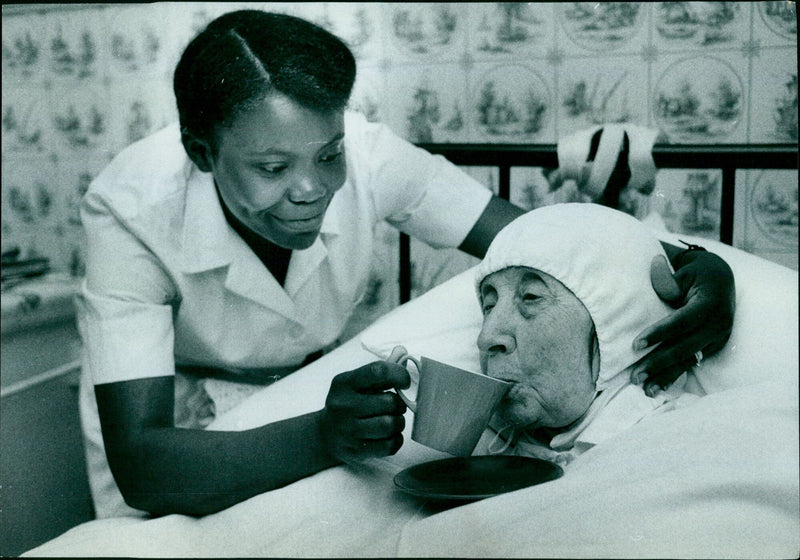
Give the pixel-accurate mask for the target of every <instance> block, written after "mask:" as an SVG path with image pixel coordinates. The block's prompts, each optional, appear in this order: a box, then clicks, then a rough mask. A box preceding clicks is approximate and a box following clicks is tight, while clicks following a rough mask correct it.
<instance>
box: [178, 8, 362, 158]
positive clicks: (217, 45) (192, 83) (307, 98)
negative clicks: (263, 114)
mask: <svg viewBox="0 0 800 560" xmlns="http://www.w3.org/2000/svg"><path fill="white" fill-rule="evenodd" d="M355 75H356V64H355V60H354V58H353V54H352V53H351V52H350V49H349V48H347V45H345V44H344V43H343V42H342V41H341V40H340V39H339V38H337V37H336V36H335V35H333V34H331V33H329V32H327V31H326V30H324V29H322V28H321V27H319V26H317V25H314V24H313V23H311V22H308V21H306V20H303V19H300V18H296V17H293V16H289V15H284V14H274V13H269V12H262V11H258V10H239V11H235V12H230V13H227V14H225V15H222V16H220V17H219V18H217V19H215V20H213V21H212V22H211V23H209V24H208V26H207V27H206V28H205V29H204V30H203V31H202V32H200V34H198V35H197V36H196V37H195V38H194V39H192V41H191V42H190V43H189V45H188V46H187V47H186V49H185V50H184V52H183V55H182V56H181V59H180V61H179V62H178V65H177V67H176V68H175V76H174V80H173V87H174V90H175V99H176V101H177V104H178V116H179V118H180V124H181V129H182V130H185V131H188V132H190V133H191V134H193V135H194V136H196V137H198V138H200V139H202V140H205V141H207V142H209V143H210V144H211V145H212V146H213V144H214V142H213V134H214V130H215V128H216V127H217V126H226V125H228V124H230V122H231V121H232V120H233V119H234V118H235V117H236V116H237V115H238V114H240V113H241V111H243V110H246V109H247V108H248V107H249V106H252V104H253V103H255V102H257V101H259V100H261V99H263V98H264V97H265V96H266V95H269V94H271V93H274V92H280V93H282V94H284V95H286V96H288V97H290V98H292V99H293V100H294V101H296V102H297V103H299V104H301V105H303V106H304V107H307V108H309V109H312V110H315V111H320V112H329V111H333V110H341V109H344V107H345V106H346V105H347V101H348V99H349V97H350V92H351V90H352V88H353V82H354V81H355Z"/></svg>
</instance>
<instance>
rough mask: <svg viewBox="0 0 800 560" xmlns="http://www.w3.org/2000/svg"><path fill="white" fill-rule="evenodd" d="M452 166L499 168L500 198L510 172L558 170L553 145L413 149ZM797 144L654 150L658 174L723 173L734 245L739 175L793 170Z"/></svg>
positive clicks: (404, 278)
mask: <svg viewBox="0 0 800 560" xmlns="http://www.w3.org/2000/svg"><path fill="white" fill-rule="evenodd" d="M417 146H419V147H420V148H424V149H425V150H427V151H429V152H431V153H433V154H440V155H443V156H444V157H446V158H447V159H448V160H450V161H451V162H453V163H454V164H456V165H470V166H488V167H497V168H498V171H499V180H498V195H499V196H500V197H501V198H504V199H506V200H508V199H509V198H510V195H511V168H512V167H545V168H556V167H558V155H557V153H556V145H555V144H526V145H519V144H417ZM797 160H798V150H797V144H725V145H719V144H692V145H678V144H656V145H655V146H653V161H654V162H655V164H656V167H658V168H664V169H666V168H672V169H721V170H722V200H721V208H720V212H721V214H720V241H722V242H723V243H727V244H728V245H730V244H732V243H733V211H734V210H733V202H734V200H733V197H734V184H735V178H736V170H737V169H797ZM399 282H400V303H405V302H407V301H409V300H410V299H411V240H410V238H409V237H408V235H406V234H404V233H401V234H400V278H399Z"/></svg>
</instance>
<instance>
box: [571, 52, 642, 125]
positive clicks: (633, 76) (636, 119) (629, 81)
mask: <svg viewBox="0 0 800 560" xmlns="http://www.w3.org/2000/svg"><path fill="white" fill-rule="evenodd" d="M647 82H648V67H647V64H645V63H644V62H642V60H641V58H640V57H636V56H614V57H603V58H593V59H586V58H572V59H569V60H567V61H566V62H565V63H564V65H563V66H562V67H561V68H560V70H559V72H558V135H559V137H561V136H565V135H568V134H571V133H573V132H575V131H577V130H581V129H584V128H588V127H590V126H594V125H597V124H603V123H615V122H633V123H637V124H641V125H644V126H646V125H647V120H648V111H647V97H646V96H645V95H642V92H643V91H646V90H647V87H646V85H647Z"/></svg>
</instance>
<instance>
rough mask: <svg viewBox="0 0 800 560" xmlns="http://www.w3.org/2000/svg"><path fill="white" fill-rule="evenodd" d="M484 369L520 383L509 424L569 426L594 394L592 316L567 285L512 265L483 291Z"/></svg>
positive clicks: (512, 394)
mask: <svg viewBox="0 0 800 560" xmlns="http://www.w3.org/2000/svg"><path fill="white" fill-rule="evenodd" d="M480 295H481V306H482V309H483V327H482V329H481V333H480V335H479V336H478V348H479V349H480V355H481V367H482V368H483V371H484V372H485V373H486V374H487V375H489V376H491V377H496V378H498V379H504V380H506V381H510V382H512V383H513V386H512V387H511V389H510V390H509V392H508V394H507V395H506V397H505V398H504V399H503V401H502V402H501V403H500V407H499V408H498V413H499V414H500V416H502V417H503V418H504V419H505V420H507V421H509V422H511V423H513V424H515V425H517V426H523V427H528V428H535V427H539V426H549V427H553V428H557V427H562V426H566V425H568V424H570V423H572V422H574V421H575V420H577V419H578V418H580V416H581V415H583V413H584V412H586V410H587V409H588V407H589V405H590V404H591V402H592V399H593V398H594V395H595V381H596V380H597V371H598V370H599V361H598V360H593V356H599V354H598V353H597V352H595V351H593V348H595V344H596V341H595V335H594V327H593V323H592V319H591V317H590V315H589V312H588V311H587V310H586V308H585V307H584V306H583V304H582V303H581V302H580V300H579V299H578V298H577V297H575V295H574V294H573V293H572V292H570V291H569V290H568V289H567V288H566V287H564V285H563V284H561V283H560V282H559V281H557V280H556V279H555V278H553V277H552V276H549V275H547V274H545V273H543V272H539V271H537V270H535V269H532V268H525V267H511V268H505V269H503V270H500V271H498V272H495V273H493V274H490V275H489V276H487V277H486V278H485V279H484V280H483V282H482V283H481V288H480Z"/></svg>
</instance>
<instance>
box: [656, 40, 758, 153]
mask: <svg viewBox="0 0 800 560" xmlns="http://www.w3.org/2000/svg"><path fill="white" fill-rule="evenodd" d="M653 71H654V76H655V86H654V88H653V90H652V92H651V99H650V103H651V111H652V114H653V117H654V121H653V122H654V123H655V124H656V125H657V126H658V128H660V129H661V130H662V131H664V132H665V133H666V134H667V136H668V137H669V140H670V141H671V142H678V143H718V142H744V141H745V137H746V124H745V121H746V118H747V92H746V91H745V87H744V84H745V83H746V78H747V65H746V64H745V63H744V62H743V60H742V58H741V55H738V53H736V54H733V53H718V54H715V55H714V56H705V55H703V56H690V57H686V58H680V59H677V60H676V59H675V58H674V57H665V58H664V60H663V61H660V62H659V63H657V64H654V65H653Z"/></svg>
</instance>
